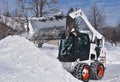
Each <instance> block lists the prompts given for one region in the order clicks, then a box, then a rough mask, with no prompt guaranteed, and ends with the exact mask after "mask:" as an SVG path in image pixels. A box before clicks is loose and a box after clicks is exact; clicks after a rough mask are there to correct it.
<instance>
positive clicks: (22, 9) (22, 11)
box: [16, 0, 30, 31]
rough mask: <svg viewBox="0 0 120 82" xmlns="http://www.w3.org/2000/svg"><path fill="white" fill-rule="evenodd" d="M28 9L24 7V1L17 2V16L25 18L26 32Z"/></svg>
mask: <svg viewBox="0 0 120 82" xmlns="http://www.w3.org/2000/svg"><path fill="white" fill-rule="evenodd" d="M29 10H30V9H29V7H27V6H26V1H25V0H18V9H17V10H16V11H17V12H19V15H20V16H22V17H25V20H26V24H27V31H29V19H28V18H29V15H28V11H29Z"/></svg>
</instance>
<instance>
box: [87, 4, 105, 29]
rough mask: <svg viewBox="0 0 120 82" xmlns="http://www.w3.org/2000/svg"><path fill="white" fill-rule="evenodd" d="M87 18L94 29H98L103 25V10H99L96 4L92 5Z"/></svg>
mask: <svg viewBox="0 0 120 82" xmlns="http://www.w3.org/2000/svg"><path fill="white" fill-rule="evenodd" d="M88 18H89V21H90V22H91V24H92V25H93V26H94V27H95V29H98V27H103V25H105V14H104V10H103V9H100V8H99V7H98V6H97V5H96V4H93V5H92V6H91V7H90V11H89V14H88Z"/></svg>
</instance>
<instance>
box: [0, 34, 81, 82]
mask: <svg viewBox="0 0 120 82" xmlns="http://www.w3.org/2000/svg"><path fill="white" fill-rule="evenodd" d="M45 50H46V49H39V48H37V47H35V46H34V44H33V43H32V42H30V41H29V40H27V39H26V38H23V37H19V36H9V37H7V38H5V39H3V40H1V41H0V82H80V81H79V80H77V79H75V78H74V77H73V76H72V75H71V74H69V73H68V72H66V71H65V70H64V69H63V68H62V65H61V63H60V62H59V61H58V60H57V59H55V58H54V57H49V56H48V54H47V53H46V52H47V51H46V52H45ZM53 54H56V53H53Z"/></svg>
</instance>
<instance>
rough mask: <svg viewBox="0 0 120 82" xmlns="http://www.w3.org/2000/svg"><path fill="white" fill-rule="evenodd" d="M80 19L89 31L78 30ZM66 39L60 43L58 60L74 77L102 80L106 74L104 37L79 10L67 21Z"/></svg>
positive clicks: (86, 79) (68, 17) (71, 14)
mask: <svg viewBox="0 0 120 82" xmlns="http://www.w3.org/2000/svg"><path fill="white" fill-rule="evenodd" d="M78 17H80V18H82V20H83V21H84V23H85V24H86V26H87V27H88V29H89V31H85V30H81V29H80V30H78V27H80V25H78V20H77V19H78ZM66 20H67V21H66V23H67V25H66V33H65V38H64V39H62V40H61V41H60V48H59V55H58V59H59V61H61V63H62V65H63V67H64V68H65V69H66V70H67V71H68V72H70V73H71V74H73V76H74V77H76V78H78V79H80V80H82V81H84V82H88V81H89V79H97V80H98V79H101V78H102V77H103V75H104V72H105V62H106V61H105V58H106V56H105V48H104V37H103V36H102V35H101V34H100V33H99V32H98V31H97V30H95V29H94V27H93V26H92V25H91V24H90V23H89V21H88V19H87V18H86V16H85V14H84V13H83V12H82V11H81V10H80V9H79V10H77V11H74V12H72V13H70V14H69V15H68V16H67V19H66Z"/></svg>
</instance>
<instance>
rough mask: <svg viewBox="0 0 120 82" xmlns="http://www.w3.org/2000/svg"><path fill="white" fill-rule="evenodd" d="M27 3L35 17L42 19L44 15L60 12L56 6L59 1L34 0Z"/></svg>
mask: <svg viewBox="0 0 120 82" xmlns="http://www.w3.org/2000/svg"><path fill="white" fill-rule="evenodd" d="M26 3H28V4H29V6H30V7H29V9H31V11H32V13H33V15H34V16H35V17H42V16H43V15H47V14H49V13H52V12H56V11H58V9H57V8H56V6H55V4H56V3H57V0H32V1H29V2H26Z"/></svg>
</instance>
